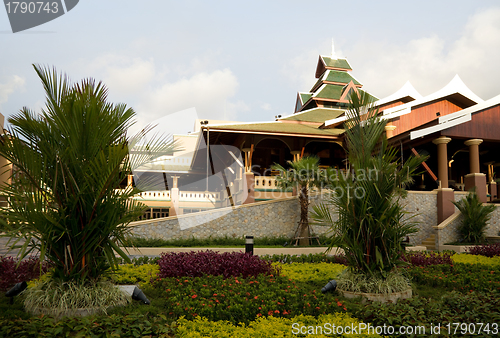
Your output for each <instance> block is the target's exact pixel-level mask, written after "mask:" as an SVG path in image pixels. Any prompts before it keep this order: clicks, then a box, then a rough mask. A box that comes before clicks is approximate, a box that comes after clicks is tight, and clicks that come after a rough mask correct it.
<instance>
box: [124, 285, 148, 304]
mask: <svg viewBox="0 0 500 338" xmlns="http://www.w3.org/2000/svg"><path fill="white" fill-rule="evenodd" d="M119 288H120V289H122V291H123V292H125V293H127V294H129V295H130V296H132V299H133V300H140V301H141V302H142V303H143V304H147V305H149V304H151V302H150V301H149V299H148V298H147V297H146V295H145V294H144V292H142V290H141V289H139V288H138V287H137V286H135V285H120V286H119Z"/></svg>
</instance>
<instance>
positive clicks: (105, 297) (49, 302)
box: [23, 279, 130, 317]
mask: <svg viewBox="0 0 500 338" xmlns="http://www.w3.org/2000/svg"><path fill="white" fill-rule="evenodd" d="M23 296H24V297H25V300H24V307H25V308H26V310H27V311H28V312H30V313H35V312H36V311H40V312H41V313H43V314H46V315H51V316H54V317H61V316H64V315H69V314H68V313H73V312H75V311H77V310H78V309H97V310H98V312H104V313H106V311H107V309H108V308H109V307H113V306H123V305H125V304H127V303H128V302H129V301H130V299H129V298H130V296H127V295H126V294H125V293H124V292H123V291H122V290H120V289H119V288H117V287H116V286H115V285H114V284H112V283H110V282H97V283H96V282H94V283H85V284H83V283H81V282H79V281H70V282H61V281H60V280H53V279H48V280H46V281H44V282H41V283H39V284H37V285H35V286H34V287H30V288H28V289H26V290H25V291H24V292H23Z"/></svg>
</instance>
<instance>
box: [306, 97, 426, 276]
mask: <svg viewBox="0 0 500 338" xmlns="http://www.w3.org/2000/svg"><path fill="white" fill-rule="evenodd" d="M347 116H348V120H347V121H346V123H345V129H346V131H345V144H346V153H347V157H348V161H349V162H348V163H349V168H348V170H346V171H345V172H343V173H342V174H339V173H333V174H331V173H330V174H329V175H328V181H329V187H330V188H331V191H332V194H330V197H329V199H328V200H327V203H323V204H320V205H317V206H315V207H313V212H312V219H313V220H314V221H315V223H317V224H320V225H326V226H329V227H331V231H332V235H331V243H330V248H332V247H340V248H342V249H343V250H344V251H345V253H346V256H347V259H348V260H349V265H350V266H351V267H352V268H353V269H355V270H357V271H359V272H362V273H366V274H370V275H373V274H374V273H375V272H381V273H382V274H385V273H386V272H388V271H390V270H391V269H393V268H394V267H395V266H396V265H397V264H398V262H399V256H400V252H401V249H402V248H401V240H402V239H403V238H405V237H406V236H407V235H408V234H411V233H413V232H415V231H416V229H415V227H414V224H412V223H411V222H410V220H409V219H408V218H407V217H406V215H405V212H404V210H403V206H402V205H401V203H400V201H399V197H401V196H404V195H405V193H406V192H405V190H404V188H405V187H407V186H408V185H409V184H411V183H412V176H414V175H415V174H416V173H415V171H416V169H417V168H418V166H419V165H420V164H421V163H422V162H423V161H424V160H425V157H419V158H415V157H410V158H408V159H407V160H406V161H405V162H404V163H401V161H400V160H399V158H398V156H397V152H396V150H395V149H394V148H391V147H389V146H388V144H387V139H386V138H385V133H384V130H385V128H384V127H385V125H386V121H384V120H381V119H379V117H378V109H375V108H374V107H373V104H372V102H371V100H370V98H369V96H368V95H365V94H364V93H363V92H360V94H358V95H352V96H351V98H350V108H349V110H348V112H347ZM329 206H332V207H333V209H335V210H337V212H338V220H335V218H334V217H333V216H332V214H331V212H330V208H329Z"/></svg>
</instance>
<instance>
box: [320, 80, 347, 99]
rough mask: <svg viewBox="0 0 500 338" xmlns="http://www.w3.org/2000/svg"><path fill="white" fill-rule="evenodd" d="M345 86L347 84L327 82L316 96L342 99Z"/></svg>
mask: <svg viewBox="0 0 500 338" xmlns="http://www.w3.org/2000/svg"><path fill="white" fill-rule="evenodd" d="M344 87H345V86H341V85H332V84H327V85H325V86H324V87H323V89H321V90H320V91H318V92H317V93H316V95H315V97H317V98H321V99H331V100H340V97H341V96H342V91H343V89H344Z"/></svg>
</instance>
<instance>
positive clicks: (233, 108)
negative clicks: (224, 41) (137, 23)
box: [86, 54, 249, 133]
mask: <svg viewBox="0 0 500 338" xmlns="http://www.w3.org/2000/svg"><path fill="white" fill-rule="evenodd" d="M209 65H210V57H208V56H207V57H202V58H193V59H191V60H188V61H187V65H186V66H183V65H179V66H178V67H176V69H175V70H170V69H169V68H168V67H167V66H166V65H164V64H159V63H157V62H155V60H153V59H147V60H146V59H141V58H130V57H127V56H121V55H115V54H107V55H103V56H100V57H97V58H96V59H94V60H93V61H92V62H91V63H90V64H89V65H88V66H86V68H87V69H88V72H90V73H91V74H96V73H97V74H102V75H101V78H102V80H103V82H104V83H105V84H106V86H107V87H108V89H109V92H110V100H111V101H113V102H125V103H126V104H127V105H129V106H131V107H133V108H134V110H135V111H136V112H137V123H136V126H135V127H134V129H135V130H138V129H139V128H142V127H144V126H145V125H147V124H148V123H150V122H151V121H153V120H156V119H160V118H162V117H165V116H168V115H170V114H173V113H176V112H180V111H184V110H186V109H189V108H195V109H196V111H197V112H198V114H199V116H200V118H207V119H217V120H233V119H235V118H236V116H237V115H238V113H241V112H245V111H248V110H249V107H248V106H247V105H246V104H245V103H244V102H243V101H232V100H231V98H232V97H233V96H234V95H235V94H236V92H237V90H238V80H237V79H236V76H235V75H234V74H233V72H232V71H231V70H230V69H228V68H225V69H215V70H211V71H209V70H207V69H209ZM178 117H179V115H176V117H175V119H178ZM172 118H174V117H172ZM162 121H164V119H162ZM176 122H178V121H176ZM176 125H179V124H178V123H176ZM181 125H184V124H181ZM191 127H192V126H190V128H189V129H191ZM180 129H182V130H180ZM180 129H179V130H175V131H171V132H175V133H186V132H187V131H188V130H184V129H185V128H184V127H182V128H180Z"/></svg>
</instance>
